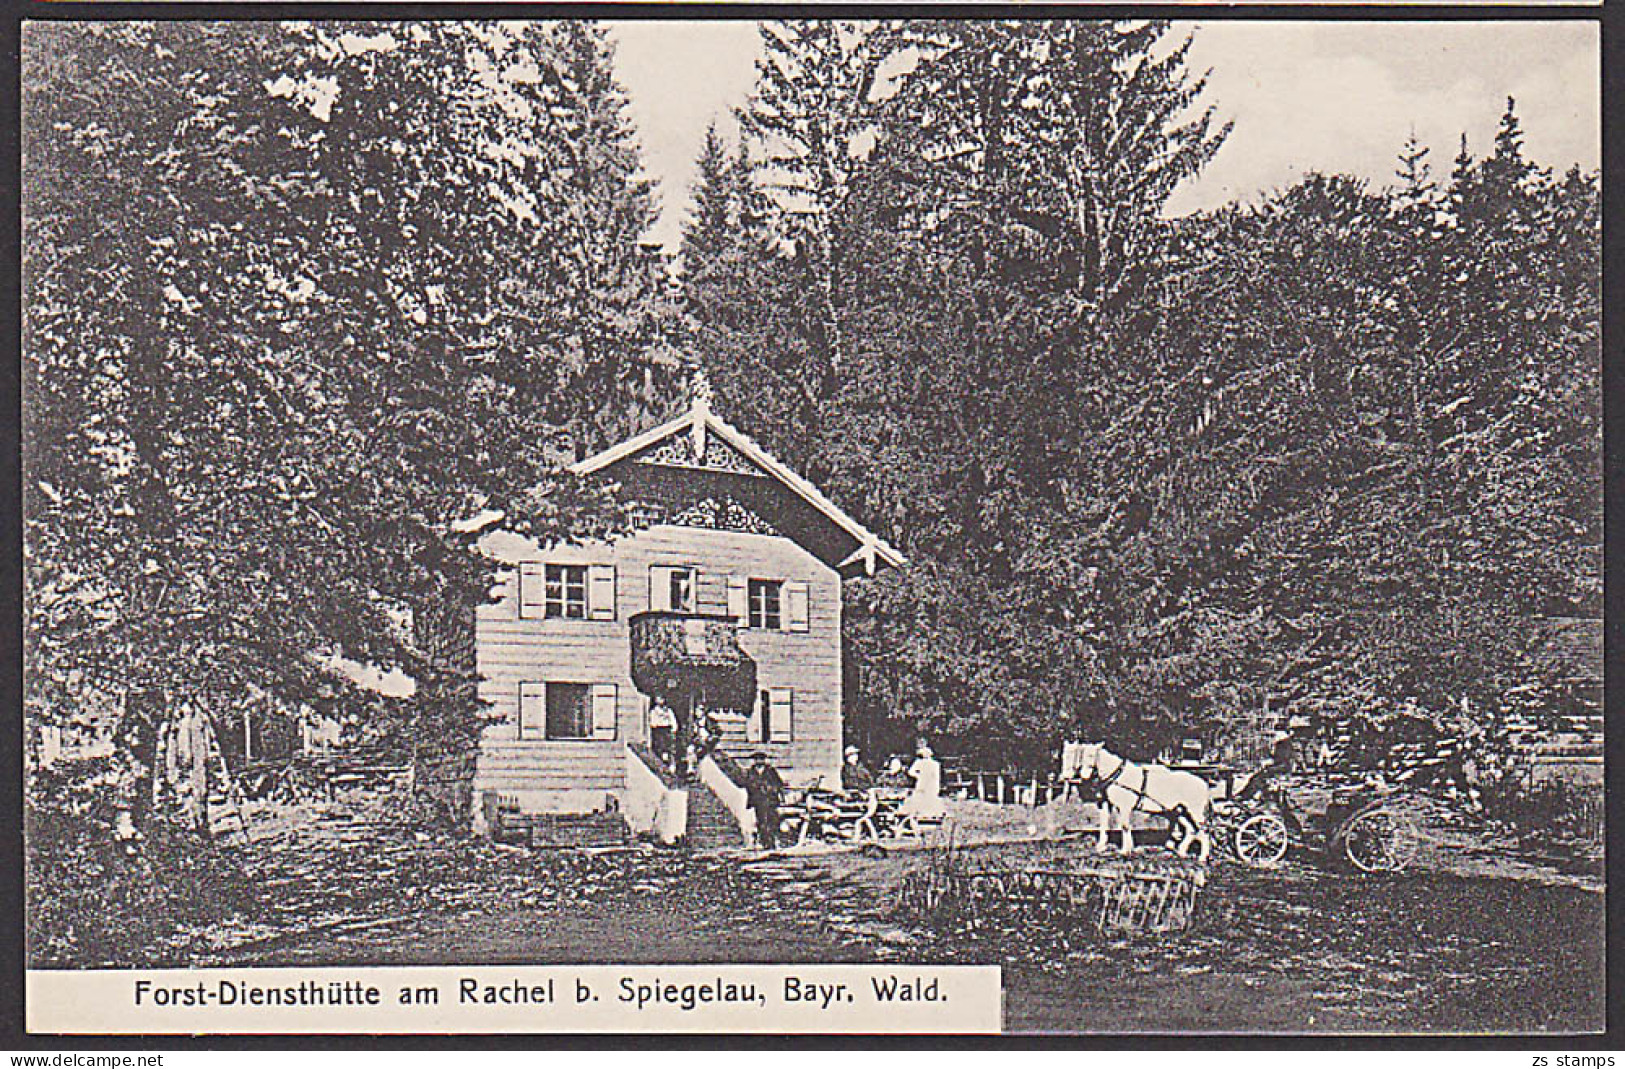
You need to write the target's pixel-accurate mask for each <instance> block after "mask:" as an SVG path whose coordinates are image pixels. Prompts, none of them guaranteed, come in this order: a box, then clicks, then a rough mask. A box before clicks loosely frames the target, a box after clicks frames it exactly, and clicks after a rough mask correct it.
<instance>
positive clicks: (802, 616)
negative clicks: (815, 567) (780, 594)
mask: <svg viewBox="0 0 1625 1069" xmlns="http://www.w3.org/2000/svg"><path fill="white" fill-rule="evenodd" d="M784 629H785V630H786V631H805V630H807V581H806V580H805V579H790V580H787V581H786V582H785V584H784Z"/></svg>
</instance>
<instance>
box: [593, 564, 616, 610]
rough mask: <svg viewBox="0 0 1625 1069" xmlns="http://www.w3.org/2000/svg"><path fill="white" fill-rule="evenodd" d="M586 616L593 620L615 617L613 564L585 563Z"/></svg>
mask: <svg viewBox="0 0 1625 1069" xmlns="http://www.w3.org/2000/svg"><path fill="white" fill-rule="evenodd" d="M587 616H588V618H589V619H593V620H613V619H615V565H613V564H589V565H587Z"/></svg>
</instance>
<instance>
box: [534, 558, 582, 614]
mask: <svg viewBox="0 0 1625 1069" xmlns="http://www.w3.org/2000/svg"><path fill="white" fill-rule="evenodd" d="M543 598H544V600H543V603H542V604H543V612H542V615H543V616H544V617H546V618H548V619H550V620H551V619H554V618H556V617H562V618H563V619H566V620H585V619H586V618H587V566H586V565H585V564H549V565H548V566H547V579H546V586H545V587H544V591H543Z"/></svg>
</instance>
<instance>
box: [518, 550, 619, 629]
mask: <svg viewBox="0 0 1625 1069" xmlns="http://www.w3.org/2000/svg"><path fill="white" fill-rule="evenodd" d="M519 618H520V619H521V620H536V619H544V620H613V619H615V566H614V565H613V564H544V563H542V562H541V561H525V562H523V563H522V564H520V565H519Z"/></svg>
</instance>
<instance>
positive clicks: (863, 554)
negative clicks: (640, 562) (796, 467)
mask: <svg viewBox="0 0 1625 1069" xmlns="http://www.w3.org/2000/svg"><path fill="white" fill-rule="evenodd" d="M622 461H631V462H633V463H640V464H647V465H651V466H664V467H679V468H686V469H691V470H702V471H716V472H722V473H727V474H730V475H747V476H752V477H756V478H761V479H767V480H771V481H773V482H776V483H778V484H779V485H781V486H783V487H784V488H785V489H787V490H788V491H789V492H790V493H792V494H794V495H795V496H797V497H799V498H801V499H802V500H803V501H805V502H806V503H807V504H808V505H810V506H811V507H812V508H813V510H814V511H816V512H817V513H819V514H820V515H822V516H823V517H824V518H825V519H827V520H829V521H830V522H831V523H833V524H834V525H835V526H836V527H837V528H839V529H840V530H841V531H843V532H845V534H846V535H847V536H848V537H849V538H850V539H851V540H852V541H853V542H855V543H856V546H855V548H853V549H852V551H851V552H850V553H848V554H847V555H846V557H845V558H844V559H842V560H840V561H838V562H837V567H839V568H840V569H842V570H845V569H847V568H850V567H853V566H861V567H862V569H863V571H864V572H866V573H868V574H870V575H873V574H874V573H875V571H876V570H878V569H879V568H880V567H881V566H882V565H889V566H890V567H893V568H897V567H901V566H902V565H903V564H904V563H906V558H905V557H904V556H903V555H902V554H901V553H899V552H898V551H897V550H896V549H895V548H894V547H892V546H891V545H890V544H888V543H887V542H886V540H885V539H883V538H881V537H880V536H879V535H877V534H875V533H874V532H873V531H870V530H869V529H868V528H867V527H865V526H863V525H862V524H861V523H859V522H858V521H857V520H855V519H853V518H852V517H851V516H849V515H847V514H846V513H845V512H844V511H843V510H842V509H841V508H840V507H839V506H837V505H836V504H835V503H834V502H833V501H831V500H830V499H829V498H827V497H825V496H824V494H823V493H822V492H821V491H820V490H819V489H818V488H817V487H816V486H814V485H813V484H812V483H810V482H808V481H807V480H806V479H804V478H802V477H801V476H800V475H797V474H796V473H795V472H794V471H791V470H790V468H789V467H787V466H786V465H785V464H784V463H783V462H781V461H779V460H778V459H777V458H775V457H774V456H772V454H770V453H768V451H767V450H765V449H763V448H762V447H761V446H759V445H757V444H756V443H755V442H754V441H752V440H751V438H750V436H749V435H747V434H745V433H744V432H743V431H741V430H739V429H738V428H737V427H735V426H733V425H732V424H730V423H728V422H727V421H726V420H724V419H722V418H721V417H720V416H718V415H716V414H715V413H714V412H712V411H711V391H710V386H709V384H708V383H707V382H706V380H705V378H704V376H703V374H696V376H695V384H694V387H693V402H692V404H691V406H690V408H689V410H688V411H687V412H685V413H683V414H682V415H680V416H678V417H677V418H676V419H672V420H668V421H667V422H665V423H662V424H660V425H659V426H658V427H652V428H650V429H649V430H647V431H644V432H643V433H642V434H638V435H634V436H633V437H631V438H628V439H627V440H626V441H624V442H621V443H620V444H619V445H615V446H611V447H610V448H609V449H606V450H604V451H603V452H601V453H597V454H595V455H593V456H590V457H587V458H586V459H585V460H581V461H577V462H576V463H575V464H573V465H571V466H570V471H571V472H573V473H574V474H576V475H591V474H593V473H595V472H599V471H603V470H604V469H606V468H609V467H611V466H612V465H615V464H618V463H620V462H622ZM679 515H681V516H683V517H684V519H682V520H679V519H676V518H675V517H674V518H673V519H671V520H670V521H669V522H673V523H682V522H688V523H691V524H693V525H696V526H717V527H720V528H721V529H725V530H736V531H754V532H756V533H762V534H782V533H783V532H781V531H778V530H776V529H775V528H774V525H772V524H769V523H768V522H767V521H766V520H764V519H762V518H761V516H760V515H758V514H756V513H755V512H753V511H752V510H750V509H748V508H746V507H745V506H743V505H741V504H739V503H738V502H735V501H731V500H721V501H718V500H714V499H705V500H702V501H699V502H697V503H696V504H695V505H693V506H691V507H690V508H688V509H685V510H683V511H682V512H681V513H679Z"/></svg>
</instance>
